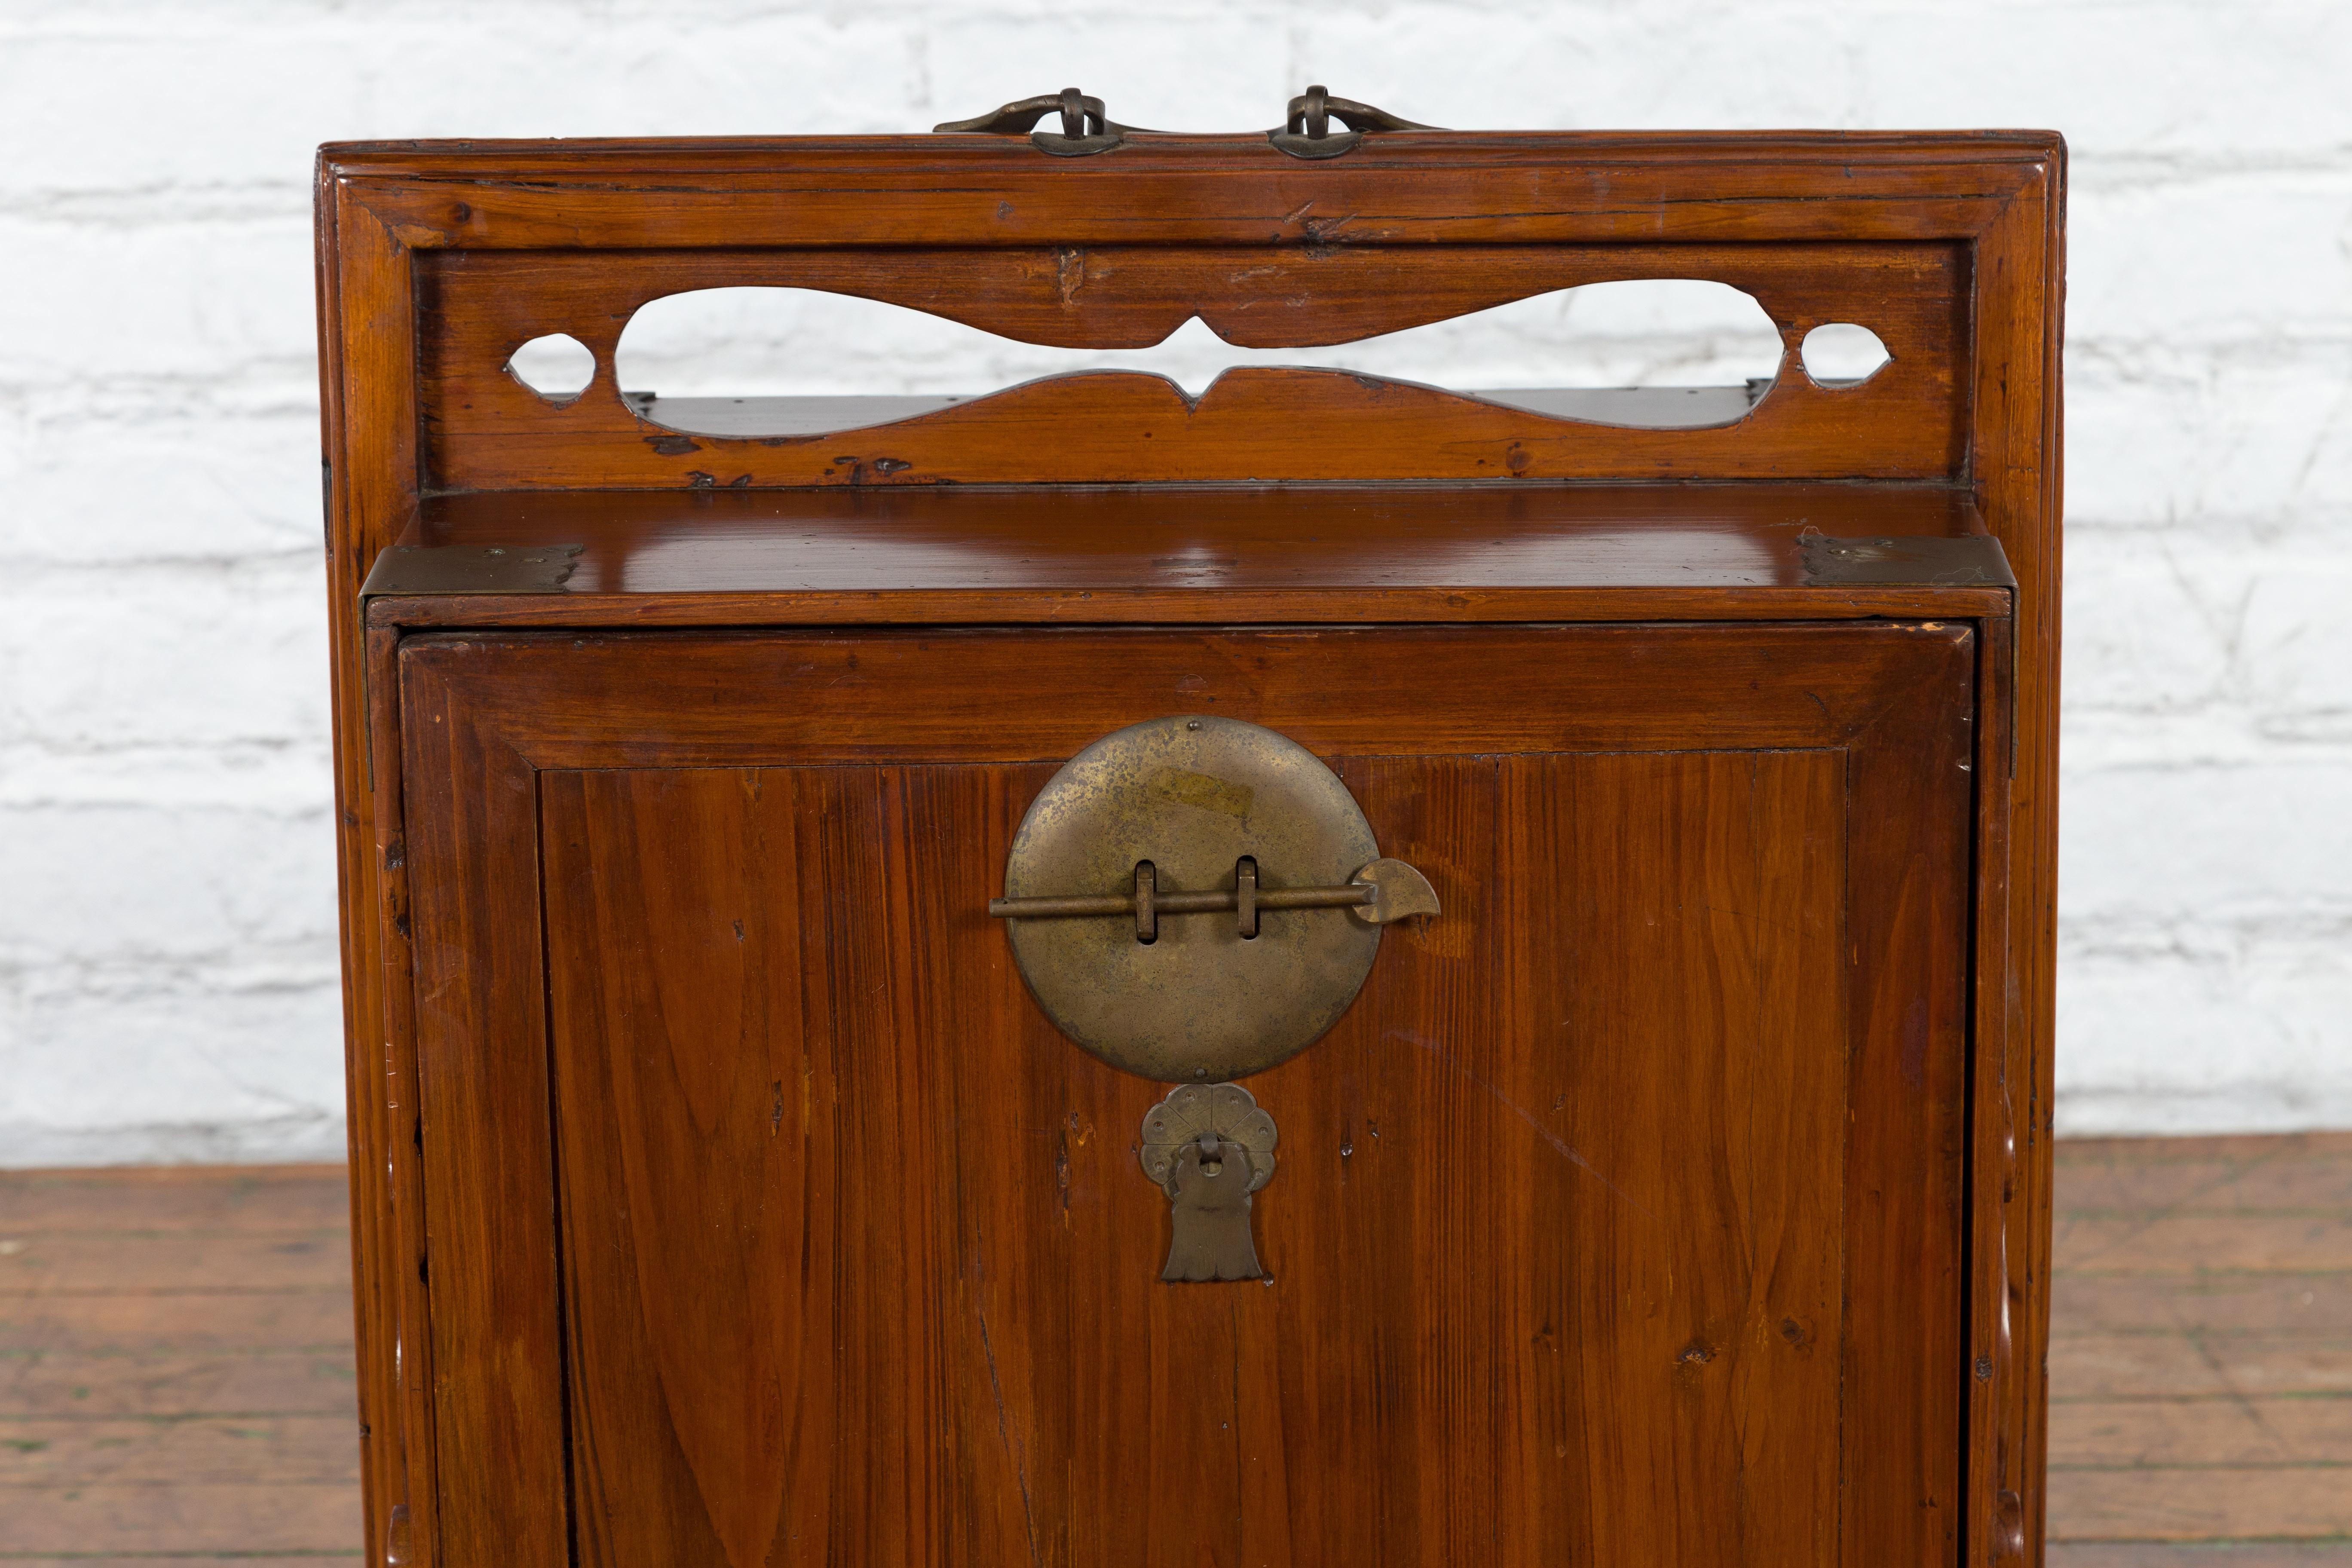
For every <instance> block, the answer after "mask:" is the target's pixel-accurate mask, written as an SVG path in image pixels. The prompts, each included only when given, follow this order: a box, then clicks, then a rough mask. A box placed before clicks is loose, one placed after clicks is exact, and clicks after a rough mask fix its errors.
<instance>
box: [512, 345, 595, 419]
mask: <svg viewBox="0 0 2352 1568" xmlns="http://www.w3.org/2000/svg"><path fill="white" fill-rule="evenodd" d="M506 369H507V374H509V375H511V376H513V377H514V378H515V379H516V380H517V381H519V382H520V383H522V384H524V385H525V386H527V387H529V388H530V389H531V390H532V391H533V392H536V393H537V394H539V395H541V397H543V398H545V399H547V401H548V402H550V403H556V404H562V403H569V402H571V401H572V399H573V398H575V397H578V396H579V395H581V394H582V393H583V392H585V391H587V390H588V385H589V384H590V383H591V382H593V381H594V380H595V379H596V356H595V354H594V353H592V352H591V351H590V349H589V347H588V345H587V344H586V343H583V342H581V341H580V340H579V339H578V338H575V337H573V336H572V334H571V333H569V332H549V333H546V334H544V335H543V336H541V337H536V338H533V339H531V340H530V342H526V343H524V344H522V345H521V346H520V347H519V348H517V349H516V350H515V351H514V353H511V354H509V355H508V356H507V365H506Z"/></svg>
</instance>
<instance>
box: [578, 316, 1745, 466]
mask: <svg viewBox="0 0 2352 1568" xmlns="http://www.w3.org/2000/svg"><path fill="white" fill-rule="evenodd" d="M1781 353H1782V344H1781V338H1780V331H1779V329H1778V328H1776V327H1775V326H1774V325H1773V322H1772V321H1771V318H1770V317H1769V316H1767V315H1766V314H1765V313H1764V310H1763V309H1762V308H1761V307H1760V306H1759V305H1758V303H1757V302H1756V300H1754V299H1753V298H1752V297H1751V296H1749V295H1748V294H1745V293H1743V292H1741V291H1740V290H1738V289H1734V288H1732V287H1730V286H1729V285H1727V284H1723V283H1715V282H1708V281H1704V280H1700V279H1635V280H1624V281H1610V282H1600V283H1591V284H1586V285H1583V286H1581V287H1578V288H1572V289H1556V290H1549V291H1546V292H1544V293H1540V294H1536V295H1531V296H1529V297H1528V298H1525V299H1521V300H1513V301H1511V302H1509V303H1507V304H1502V305H1496V306H1492V307H1489V308H1487V309H1486V310H1475V311H1472V312H1469V313H1467V314H1465V315H1461V316H1456V317H1453V318H1451V319H1448V320H1444V321H1427V322H1423V323H1420V324H1418V325H1414V326H1411V327H1407V328H1404V329H1402V330H1401V331H1388V332H1382V333H1378V334H1371V335H1367V336H1366V337H1364V338H1362V339H1360V340H1359V341H1357V342H1349V343H1344V344H1336V345H1331V346H1328V347H1318V346H1308V347H1306V348H1290V347H1258V348H1245V347H1236V346H1235V345H1234V344H1233V343H1231V342H1227V341H1225V340H1224V339H1223V338H1222V337H1220V336H1219V335H1218V334H1217V332H1216V331H1214V330H1213V328H1211V327H1210V326H1209V325H1208V324H1207V323H1206V322H1204V321H1202V320H1201V319H1200V318H1199V317H1197V316H1195V317H1193V318H1192V319H1190V320H1188V321H1185V322H1184V323H1183V324H1182V325H1181V326H1179V327H1178V328H1176V330H1175V331H1172V332H1171V333H1169V334H1168V335H1167V336H1166V337H1165V338H1163V339H1161V340H1160V342H1157V343H1154V344H1151V345H1150V346H1148V347H1143V348H1093V349H1088V348H1076V347H1069V346H1066V345H1060V344H1053V343H1034V342H1022V341H1020V340H1018V339H1014V338H1008V337H1005V336H1003V335H1000V334H998V333H994V332H990V331H984V330H982V329H981V328H979V327H976V326H971V325H966V324H964V323H962V322H960V321H952V320H950V319H948V318H946V317H943V316H939V315H933V314H929V313H928V312H926V311H923V310H915V309H910V308H908V307H906V306H901V305H895V304H888V303H885V302H883V301H879V300H866V299H860V298H857V297H856V296H854V295H847V294H837V293H824V292H819V291H815V290H812V289H790V288H773V287H770V288H724V289H699V290H694V291H689V292H685V293H678V294H671V295H667V296H665V297H663V298H661V299H658V300H651V301H649V302H647V303H646V305H644V306H643V307H641V308H640V309H639V310H637V311H636V313H635V315H634V316H633V317H632V318H631V319H630V321H629V323H628V325H627V327H626V328H625V329H624V330H623V331H622V333H621V337H620V341H619V344H618V347H617V348H616V350H615V353H614V368H615V372H616V374H617V375H618V378H619V384H620V385H621V386H622V387H623V388H624V389H625V391H624V394H623V395H624V396H625V398H626V399H627V400H628V402H629V405H630V406H631V408H632V409H633V410H634V411H635V412H636V413H637V414H639V415H640V416H642V417H644V418H646V419H647V420H649V421H651V422H652V423H654V424H656V425H658V426H662V427H664V428H665V429H669V430H676V431H679V432H682V433H686V434H693V435H710V436H725V437H754V438H757V437H779V436H793V437H796V436H809V435H818V434H824V433H829V432H835V431H842V430H850V429H860V428H868V427H872V426H881V425H887V424H890V423H894V422H896V421H898V420H901V419H907V418H912V417H915V416H919V415H922V414H928V413H933V412H937V411H938V410H940V409H944V408H948V407H951V406H953V405H956V404H959V403H964V402H968V401H970V400H971V398H972V397H973V396H975V395H984V394H985V393H987V392H990V391H992V390H997V389H1001V388H1003V387H1007V386H1012V385H1016V384H1022V383H1025V382H1030V381H1033V380H1035V379H1037V378H1040V377H1045V376H1051V375H1056V374H1070V373H1075V372H1085V371H1102V370H1118V371H1125V372H1129V373H1138V374H1151V375H1156V376H1160V377H1162V378H1165V380H1167V381H1168V382H1169V383H1171V384H1172V386H1173V388H1174V389H1175V390H1176V391H1177V392H1179V393H1180V395H1181V396H1182V397H1183V398H1184V399H1185V400H1186V401H1187V402H1188V403H1191V404H1193V405H1197V404H1198V402H1199V401H1200V398H1201V396H1202V394H1203V393H1204V392H1205V391H1206V390H1207V388H1208V387H1209V386H1210V385H1211V384H1213V382H1214V381H1215V380H1216V378H1217V377H1218V376H1219V375H1221V374H1224V373H1225V372H1227V371H1230V370H1234V369H1240V368H1247V367H1261V366H1271V365H1282V366H1288V367H1296V368H1304V369H1323V370H1331V371H1344V372H1347V373H1349V374H1356V375H1378V376H1381V377H1383V378H1386V379H1390V380H1395V381H1402V382H1413V383H1420V384H1428V385H1435V386H1440V387H1444V388H1448V389H1458V390H1459V392H1460V394H1461V395H1465V396H1469V397H1474V398H1477V399H1479V400H1481V401H1484V402H1488V403H1496V404H1501V405H1505V406H1507V407H1514V408H1519V409H1524V410H1527V411H1528V412H1531V413H1537V414H1541V415H1544V416H1549V417H1554V418H1570V419H1581V420H1586V421H1589V422H1592V423H1597V424H1609V425H1633V426H1642V427H1645V428H1654V429H1690V428H1701V427H1705V426H1718V425H1727V424H1732V423H1735V422H1737V421H1738V420H1739V419H1741V418H1744V417H1745V416H1747V413H1748V409H1749V408H1750V407H1751V406H1752V405H1754V403H1755V401H1756V400H1757V398H1758V397H1759V396H1760V395H1762V394H1763V392H1764V390H1765V389H1766V388H1768V387H1769V385H1770V384H1771V383H1772V381H1773V378H1774V377H1775V376H1776V375H1777V374H1778V373H1779V370H1780V360H1781ZM1601 388H1613V389H1630V390H1632V391H1633V393H1634V395H1631V396H1627V395H1614V396H1611V397H1595V396H1592V395H1590V393H1591V392H1592V391H1594V390H1597V389H1601Z"/></svg>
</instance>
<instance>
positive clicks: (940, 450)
mask: <svg viewBox="0 0 2352 1568" xmlns="http://www.w3.org/2000/svg"><path fill="white" fill-rule="evenodd" d="M1831 252H1833V253H1834V254H1827V253H1831ZM421 260H422V262H423V265H422V266H421V268H420V274H421V287H420V302H421V304H422V305H423V307H424V308H423V310H422V312H421V320H420V326H421V328H422V331H421V334H420V335H421V344H420V346H421V350H422V359H423V363H422V365H421V367H420V368H421V372H422V383H423V384H422V388H421V390H422V394H423V404H424V410H425V442H426V452H425V468H426V478H427V482H428V483H430V484H432V485H434V486H436V488H443V489H513V488H529V487H538V486H566V487H577V486H580V485H583V484H596V485H606V486H625V487H646V488H667V487H671V486H677V487H713V488H717V487H727V486H770V485H809V484H827V483H850V484H860V483H863V484H872V483H882V482H889V483H900V484H926V483H940V482H965V483H970V482H1007V483H1019V482H1055V481H1070V482H1085V481H1132V480H1150V479H1163V480H1164V479H1285V478H1322V477H1328V472H1329V470H1330V469H1331V468H1332V467H1333V466H1334V461H1335V456H1336V455H1337V454H1341V453H1344V454H1346V461H1345V464H1344V468H1345V471H1347V472H1349V474H1351V475H1354V476H1356V477H1361V478H1369V479H1560V478H1598V479H1655V478H1695V477H1712V478H1800V477H1801V478H1830V479H1836V478H1849V477H1853V478H1873V479H1940V478H1947V477H1950V476H1953V475H1955V474H1957V473H1958V472H1959V471H1960V469H1961V468H1962V466H1963V463H1964V460H1965V459H1964V453H1965V443H1966V437H1967V432H1966V429H1965V426H1964V420H1963V408H1964V405H1965V401H1966V399H1965V382H1966V375H1965V371H1964V367H1965V365H1966V363H1967V360H1968V353H1969V347H1968V342H1967V310H1966V289H1967V285H1968V279H1967V266H1966V257H1965V253H1964V251H1963V250H1962V248H1961V247H1958V246H1954V245H1948V244H1934V243H1924V244H1860V245H1838V246H1816V247H1755V246H1734V245H1720V246H1719V245H1675V246H1639V247H1627V246H1591V247H1570V246H1551V245H1517V246H1384V245H1365V246H1346V245H1338V246H1332V245H1326V246H1313V247H1307V246H1291V247H1276V248H1238V247H1203V248H1190V247H1064V248H1034V247H1015V248H1005V249H963V248H957V249H931V250H923V249H904V250H901V249H863V248H849V249H837V250H779V249H761V250H702V251H673V252H654V253H635V254H629V255H625V256H614V255H611V254H603V255H598V254H593V253H585V252H578V251H569V252H567V251H530V250H522V251H467V250H444V251H436V252H431V253H428V254H426V255H425V257H423V258H421ZM1691 278H1696V279H1710V280H1713V281H1717V282H1720V283H1723V284H1726V285H1728V286H1729V287H1731V288H1733V289H1738V290H1740V291H1741V292H1743V293H1745V294H1747V295H1748V296H1750V297H1751V298H1753V299H1754V300H1756V301H1758V302H1759V304H1760V305H1761V306H1762V308H1763V310H1764V311H1765V313H1766V314H1767V315H1768V316H1769V318H1770V320H1771V321H1772V323H1773V325H1774V327H1775V328H1776V329H1777V330H1778V331H1779V333H1780V337H1781V340H1782V345H1783V347H1782V353H1781V357H1780V368H1779V373H1778V374H1777V375H1776V376H1775V377H1773V378H1772V379H1771V380H1770V382H1769V384H1768V385H1759V386H1758V387H1757V388H1755V389H1754V391H1753V393H1752V394H1751V395H1750V396H1749V397H1748V398H1744V399H1735V400H1734V401H1733V403H1732V404H1731V405H1730V406H1729V407H1728V409H1727V411H1726V412H1725V413H1723V414H1721V415H1719V416H1717V417H1716V418H1714V419H1712V420H1710V422H1708V423H1707V424H1706V425H1704V426H1701V427H1697V428H1655V427H1647V428H1644V427H1629V426H1632V424H1633V422H1632V421H1631V420H1628V419H1623V418H1620V417H1616V416H1611V415H1609V414H1608V413H1607V412H1606V411H1605V410H1597V409H1595V408H1593V407H1591V406H1590V405H1573V404H1569V405H1560V404H1549V405H1546V407H1548V408H1549V407H1559V406H1568V407H1574V408H1576V409H1577V412H1574V413H1567V412H1546V411H1538V409H1537V408H1533V407H1528V406H1523V405H1513V404H1512V403H1509V402H1506V401H1499V400H1497V399H1496V398H1495V397H1493V396H1490V395H1479V394H1478V392H1477V391H1476V390H1475V389H1454V388H1447V387H1439V386H1432V385H1426V384H1419V383H1415V382H1409V381H1402V380H1395V379H1389V378H1385V377H1380V376H1372V375H1366V374H1360V373H1352V372H1349V371H1344V370H1332V369H1314V368H1297V367H1276V366H1265V365H1244V366H1239V367H1236V368H1234V369H1231V370H1228V371H1226V372H1224V373H1223V374H1222V375H1220V376H1218V377H1217V379H1216V380H1215V381H1214V382H1213V383H1212V384H1210V385H1209V386H1208V387H1207V388H1206V389H1205V391H1203V392H1202V393H1201V394H1200V395H1197V396H1193V395H1188V394H1187V393H1186V392H1185V391H1184V390H1183V389H1182V388H1181V387H1180V386H1179V385H1177V384H1175V383H1173V382H1172V381H1170V380H1168V379H1167V378H1165V377H1163V376H1160V375H1154V374H1140V373H1136V372H1129V371H1108V372H1104V371H1095V372H1087V373H1081V374H1064V375H1053V376H1048V377H1046V378H1045V379H1042V380H1036V381H1030V382H1026V383H1024V384H1017V385H1013V386H1011V387H1006V388H1002V389H992V388H988V387H984V386H976V387H973V388H971V389H970V391H971V394H974V395H971V396H970V397H969V398H967V399H959V400H957V401H955V402H953V403H952V405H947V406H937V407H932V408H929V410H928V411H924V412H917V413H915V414H913V415H912V416H909V417H897V415H898V413H899V410H898V409H894V408H885V409H882V410H880V411H879V412H880V413H882V414H884V415H887V416H890V417H887V420H886V422H883V423H879V424H874V425H870V426H864V427H859V428H851V429H839V428H836V429H832V430H826V431H824V432H823V433H817V434H763V435H758V436H741V437H729V436H724V435H711V434H708V433H701V432H698V431H697V430H695V429H690V428H680V427H679V426H678V424H677V422H666V421H664V420H662V419H661V418H660V417H659V410H658V408H657V407H656V406H654V405H652V404H651V403H650V401H649V400H648V399H647V398H646V396H644V395H643V394H644V393H645V392H646V391H648V390H656V389H643V388H636V387H630V386H625V385H622V384H620V383H619V380H618V377H617V376H616V374H615V372H614V355H615V350H616V348H617V346H618V344H619V342H620V340H621V337H622V334H623V332H624V331H625V329H626V328H627V326H628V324H629V322H630V321H631V319H632V317H633V316H634V315H635V313H636V311H637V310H640V309H641V308H642V307H644V306H645V305H646V304H647V303H648V302H649V301H652V300H659V299H663V298H665V297H667V296H670V295H674V294H678V293H684V292H687V291H689V290H697V289H719V288H740V287H746V286H767V287H782V288H794V289H814V290H821V291H824V292H830V293H835V294H843V295H850V296H855V297H857V298H861V299H866V300H882V301H886V302H888V303H891V304H897V305H902V306H906V307H909V308H911V309H914V310H921V311H925V312H929V313H930V314H933V315H936V316H940V317H942V318H946V319H948V320H950V321H958V322H962V323H965V324H967V325H969V326H972V327H977V328H980V329H982V330H984V331H990V332H993V333H997V334H1000V335H1002V336H1003V337H1006V338H1010V339H1014V340H1017V341H1019V342H1027V343H1038V344H1050V345H1056V346H1061V347H1066V348H1073V349H1140V348H1147V347H1150V345H1152V344H1155V343H1159V342H1162V341H1163V340H1165V339H1167V338H1168V337H1169V335H1170V334H1171V333H1172V332H1174V331H1177V330H1178V329H1179V328H1181V327H1182V326H1183V325H1184V324H1185V323H1187V322H1188V321H1192V320H1194V319H1195V318H1197V319H1198V320H1199V321H1202V323H1203V324H1205V325H1206V326H1207V327H1208V329H1209V330H1210V331H1213V332H1214V333H1215V334H1216V335H1217V336H1218V337H1220V338H1222V339H1223V340H1224V341H1225V342H1228V343H1231V344H1234V345H1235V346H1236V347H1238V348H1244V349H1277V348H1298V349H1310V348H1318V347H1324V346H1328V345H1333V344H1343V343H1350V342H1360V341H1361V340H1364V339H1367V338H1371V337H1376V336H1379V335H1381V334H1384V333H1390V332H1396V331H1403V330H1406V329H1410V328H1414V327H1420V326H1423V325H1426V324H1428V323H1432V322H1437V321H1447V320H1451V319H1454V318H1456V317H1460V316H1463V315H1465V314H1468V313H1471V312H1474V311H1478V310H1487V309H1490V308H1493V307H1496V306H1500V305H1504V304H1507V303H1509V302H1511V301H1514V300H1525V299H1528V298H1530V297H1533V296H1537V295H1541V294H1546V293H1549V292H1552V291H1554V290H1558V289H1573V288H1579V287H1582V286H1586V285H1591V284H1596V283H1605V282H1611V281H1617V280H1624V279H1691ZM1844 323H1853V324H1857V325H1859V326H1862V327H1864V328H1867V329H1868V330H1869V331H1870V332H1872V333H1874V335H1875V336H1876V338H1877V339H1878V340H1879V342H1881V343H1883V344H1884V346H1885V353H1886V355H1887V361H1886V363H1885V365H1884V367H1883V368H1882V369H1880V370H1878V371H1877V372H1876V374H1871V375H1869V376H1868V377H1867V378H1866V379H1863V380H1856V381H1851V382H1841V381H1839V380H1837V379H1833V378H1827V377H1823V378H1820V379H1816V377H1814V376H1812V375H1809V374H1806V372H1805V370H1804V368H1803V362H1802V359H1801V355H1802V353H1803V352H1804V351H1803V345H1804V344H1805V342H1806V340H1807V337H1808V335H1809V334H1811V333H1812V332H1814V331H1816V330H1817V329H1819V328H1821V327H1823V326H1826V325H1832V324H1844ZM555 333H562V334H567V335H569V336H571V337H572V338H575V339H577V340H578V341H579V342H581V343H582V344H583V345H585V347H586V349H587V350H588V352H589V353H591V354H592V355H593V357H594V362H595V369H594V372H593V377H592V379H590V380H589V382H588V383H587V384H586V386H585V387H584V389H582V390H580V391H579V392H578V393H577V394H576V395H562V396H556V397H550V396H547V395H541V393H540V392H537V391H534V390H533V389H532V388H531V387H530V385H528V384H525V383H523V382H522V381H520V380H519V379H518V378H517V376H516V375H514V374H510V373H509V370H508V364H509V360H510V359H511V357H512V356H513V354H514V353H515V352H516V350H517V349H518V348H520V346H521V345H523V344H524V343H526V342H531V341H534V340H538V339H541V338H543V337H545V336H547V335H550V334H555ZM562 390H563V391H565V392H569V391H570V388H569V387H568V386H567V387H565V388H563V389H562ZM631 394H637V395H635V396H631ZM939 401H940V402H942V403H944V402H945V401H946V400H939ZM918 406H919V405H918ZM1647 423H1649V421H1648V419H1647V418H1643V424H1647Z"/></svg>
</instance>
